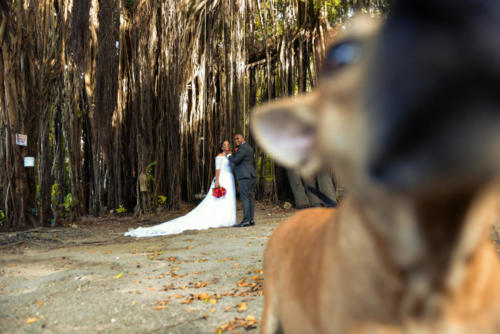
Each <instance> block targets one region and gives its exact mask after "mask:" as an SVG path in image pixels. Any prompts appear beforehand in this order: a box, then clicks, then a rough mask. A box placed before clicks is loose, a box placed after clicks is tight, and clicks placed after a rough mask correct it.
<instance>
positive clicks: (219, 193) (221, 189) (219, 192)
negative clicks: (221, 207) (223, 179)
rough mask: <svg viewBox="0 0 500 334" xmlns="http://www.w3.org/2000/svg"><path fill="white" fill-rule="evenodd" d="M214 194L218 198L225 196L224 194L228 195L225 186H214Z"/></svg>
mask: <svg viewBox="0 0 500 334" xmlns="http://www.w3.org/2000/svg"><path fill="white" fill-rule="evenodd" d="M212 194H213V195H214V196H215V197H217V198H221V197H224V195H226V188H224V187H217V188H214V189H213V191H212Z"/></svg>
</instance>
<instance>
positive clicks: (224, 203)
mask: <svg viewBox="0 0 500 334" xmlns="http://www.w3.org/2000/svg"><path fill="white" fill-rule="evenodd" d="M219 152H220V153H219V155H218V156H217V157H216V158H215V178H214V180H213V182H212V184H211V185H210V190H209V191H208V193H207V195H206V196H205V199H203V201H201V202H200V204H198V206H197V207H196V208H194V209H193V210H192V211H191V212H189V213H188V214H187V215H185V216H182V217H179V218H176V219H173V220H170V221H168V222H165V223H162V224H159V225H155V226H152V227H146V228H144V227H138V228H136V229H133V230H130V231H128V232H127V233H125V236H131V237H138V238H140V237H155V236H158V235H167V234H177V233H181V232H183V231H186V230H205V229H208V228H211V227H227V226H233V225H235V224H236V192H235V186H234V176H233V173H232V171H231V165H230V162H229V160H228V159H227V157H226V155H227V154H229V153H231V150H230V146H229V142H228V141H224V142H222V143H221V144H220V146H219ZM219 186H221V187H224V188H226V195H225V196H224V197H221V198H217V197H215V196H214V195H213V194H212V190H213V188H214V187H215V188H216V187H219Z"/></svg>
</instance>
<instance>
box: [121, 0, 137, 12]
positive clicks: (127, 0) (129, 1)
mask: <svg viewBox="0 0 500 334" xmlns="http://www.w3.org/2000/svg"><path fill="white" fill-rule="evenodd" d="M123 6H124V7H125V8H127V9H128V10H131V9H134V6H135V2H134V0H123Z"/></svg>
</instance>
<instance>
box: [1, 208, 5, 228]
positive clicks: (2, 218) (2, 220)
mask: <svg viewBox="0 0 500 334" xmlns="http://www.w3.org/2000/svg"><path fill="white" fill-rule="evenodd" d="M5 218H6V217H5V213H4V212H3V210H0V226H2V225H3V222H4V221H5Z"/></svg>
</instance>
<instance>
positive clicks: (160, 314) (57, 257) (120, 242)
mask: <svg viewBox="0 0 500 334" xmlns="http://www.w3.org/2000/svg"><path fill="white" fill-rule="evenodd" d="M187 210H189V208H184V211H179V212H176V213H173V214H164V215H156V216H151V217H144V218H142V219H140V220H138V219H134V218H133V217H130V216H125V217H116V216H112V217H108V218H104V219H102V218H101V219H92V218H85V219H83V220H82V221H80V222H76V223H73V224H69V225H68V226H66V227H57V228H42V229H36V230H29V231H24V232H16V233H2V234H0V332H1V333H19V332H30V333H40V332H50V333H67V332H79V333H99V332H102V333H111V332H113V333H218V332H220V333H223V332H228V333H246V332H249V333H252V332H255V333H256V332H257V331H258V327H259V322H260V317H261V312H262V302H263V298H262V286H263V280H264V273H263V271H262V255H263V251H264V247H265V244H266V242H267V239H268V237H269V235H270V234H271V233H272V231H273V230H275V229H276V227H277V226H278V225H279V224H280V223H281V222H283V221H284V219H286V217H288V216H290V215H291V214H292V211H286V210H283V209H281V208H279V207H277V206H266V205H263V204H262V203H260V204H259V205H258V206H257V209H256V222H257V224H256V226H254V227H248V228H219V229H210V230H206V231H187V232H185V233H183V234H179V235H173V236H164V237H155V238H146V239H136V238H130V237H124V236H123V233H124V232H125V231H127V230H128V229H129V228H132V227H137V226H149V225H154V224H157V223H159V222H162V221H164V220H168V219H171V218H173V217H174V216H176V215H177V216H178V215H181V214H183V213H184V212H185V211H187ZM240 216H241V212H240Z"/></svg>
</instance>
